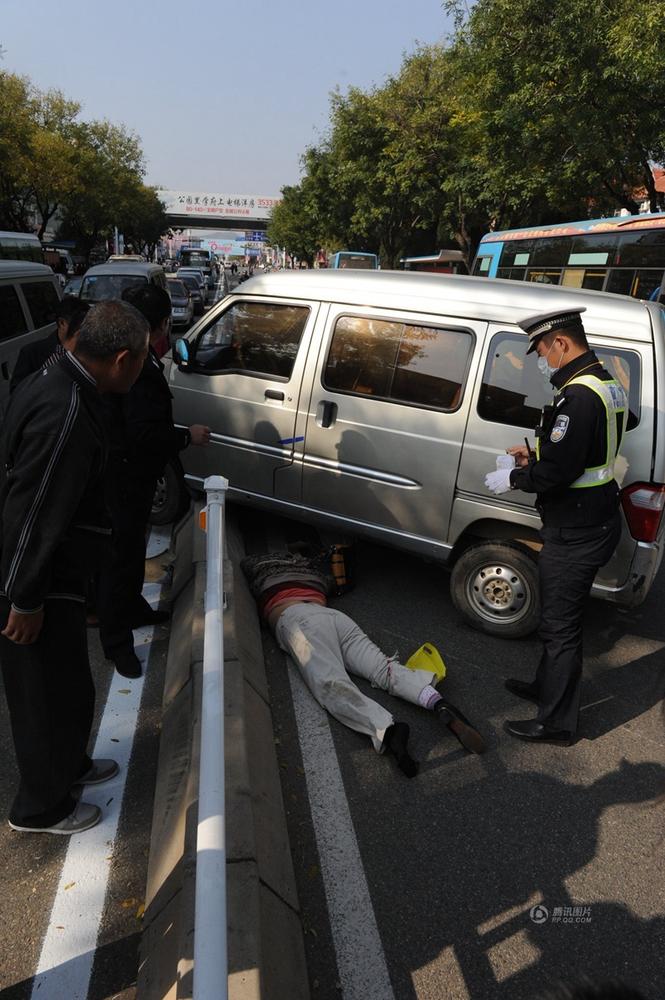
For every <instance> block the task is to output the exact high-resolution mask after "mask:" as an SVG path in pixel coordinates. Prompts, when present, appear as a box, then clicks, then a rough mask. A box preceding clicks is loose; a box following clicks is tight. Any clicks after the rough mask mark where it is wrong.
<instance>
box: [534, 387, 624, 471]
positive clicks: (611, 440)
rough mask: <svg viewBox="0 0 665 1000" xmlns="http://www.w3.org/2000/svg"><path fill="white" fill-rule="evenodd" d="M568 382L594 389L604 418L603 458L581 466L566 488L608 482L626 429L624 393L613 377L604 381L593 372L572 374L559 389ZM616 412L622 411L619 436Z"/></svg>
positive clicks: (538, 454) (538, 451) (537, 450)
mask: <svg viewBox="0 0 665 1000" xmlns="http://www.w3.org/2000/svg"><path fill="white" fill-rule="evenodd" d="M569 385H585V386H586V387H587V388H588V389H591V391H592V392H595V393H596V395H597V396H598V398H599V399H600V400H601V402H602V404H603V406H604V407H605V418H606V422H607V452H606V455H605V461H604V462H603V464H602V465H596V466H594V467H593V468H589V469H585V470H584V472H583V473H582V475H581V476H579V477H578V478H577V479H576V480H575V482H574V483H571V484H570V488H571V489H576V490H579V489H586V488H588V487H589V486H604V485H605V484H606V483H611V482H612V480H613V479H614V463H615V461H616V457H617V455H618V454H619V449H620V447H621V442H622V441H623V434H624V431H625V429H626V417H625V413H626V394H625V392H624V391H623V389H622V388H621V386H620V385H619V383H618V382H617V381H616V379H610V380H609V381H608V382H604V381H603V379H601V378H598V377H597V376H596V375H578V376H577V377H576V378H572V379H571V380H570V382H567V383H566V385H565V386H564V387H563V388H562V389H561V390H560V391H561V392H563V389H565V388H567V387H568V386H569ZM557 395H559V393H557ZM618 414H623V415H624V416H623V420H622V423H621V438H620V439H619V436H618V434H617V416H618ZM536 458H540V438H537V439H536Z"/></svg>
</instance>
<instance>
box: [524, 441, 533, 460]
mask: <svg viewBox="0 0 665 1000" xmlns="http://www.w3.org/2000/svg"><path fill="white" fill-rule="evenodd" d="M524 444H525V445H526V450H527V454H528V458H529V461H530V460H531V456H532V454H533V452H532V451H531V445H530V444H529V439H528V438H527V437H525V438H524Z"/></svg>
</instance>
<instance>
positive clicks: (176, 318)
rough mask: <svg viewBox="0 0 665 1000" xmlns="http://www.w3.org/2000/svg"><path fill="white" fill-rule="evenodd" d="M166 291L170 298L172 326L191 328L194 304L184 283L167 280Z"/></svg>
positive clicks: (174, 279) (175, 279) (171, 279)
mask: <svg viewBox="0 0 665 1000" xmlns="http://www.w3.org/2000/svg"><path fill="white" fill-rule="evenodd" d="M166 290H167V292H168V293H169V295H170V296H171V307H172V308H171V321H172V324H173V326H174V327H177V326H191V323H192V320H193V319H194V303H193V302H192V296H191V295H190V293H189V289H188V288H187V286H186V285H185V283H184V282H183V281H180V280H179V279H178V278H167V279H166Z"/></svg>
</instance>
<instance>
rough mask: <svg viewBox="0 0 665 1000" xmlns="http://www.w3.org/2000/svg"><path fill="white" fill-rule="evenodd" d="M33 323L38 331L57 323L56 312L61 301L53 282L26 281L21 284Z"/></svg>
mask: <svg viewBox="0 0 665 1000" xmlns="http://www.w3.org/2000/svg"><path fill="white" fill-rule="evenodd" d="M21 290H22V292H23V294H24V295H25V299H26V302H27V303H28V308H29V309H30V313H31V315H32V322H33V324H34V327H35V329H36V330H38V329H39V328H40V327H41V326H46V325H47V323H54V322H55V311H56V309H57V308H58V304H59V302H60V299H59V298H58V293H57V292H56V290H55V288H54V287H53V282H51V281H26V282H25V283H21Z"/></svg>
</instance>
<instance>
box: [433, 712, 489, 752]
mask: <svg viewBox="0 0 665 1000" xmlns="http://www.w3.org/2000/svg"><path fill="white" fill-rule="evenodd" d="M434 711H435V712H437V713H438V714H439V716H440V718H441V719H442V720H443V723H444V725H446V726H447V727H448V729H449V730H450V732H451V733H452V734H453V736H455V737H457V739H458V740H459V742H460V743H461V744H462V746H463V747H464V749H465V750H468V751H469V753H484V752H485V741H484V739H483V738H482V736H481V735H480V733H479V732H478V731H477V730H476V729H474V728H473V726H472V725H471V723H470V722H469V720H468V719H466V718H465V717H464V716H463V715H462V713H461V712H460V710H459V709H458V708H455V706H454V705H451V704H450V702H449V701H444V700H443V699H441V701H438V702H437V703H436V705H435V706H434Z"/></svg>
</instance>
